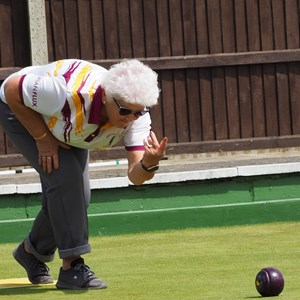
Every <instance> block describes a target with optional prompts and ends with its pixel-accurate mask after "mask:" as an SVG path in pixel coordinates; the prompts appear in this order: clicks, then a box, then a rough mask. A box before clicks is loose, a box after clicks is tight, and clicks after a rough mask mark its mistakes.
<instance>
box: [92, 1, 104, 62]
mask: <svg viewBox="0 0 300 300" xmlns="http://www.w3.org/2000/svg"><path fill="white" fill-rule="evenodd" d="M91 10H92V16H93V18H92V22H93V25H92V26H93V39H94V57H95V59H104V58H106V48H105V32H104V16H103V9H102V5H101V3H100V2H99V1H98V0H91Z"/></svg>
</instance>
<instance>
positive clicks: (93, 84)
mask: <svg viewBox="0 0 300 300" xmlns="http://www.w3.org/2000/svg"><path fill="white" fill-rule="evenodd" d="M107 72H108V71H107V70H106V69H104V68H102V67H100V66H98V65H95V64H92V63H90V62H87V61H83V60H77V59H66V60H60V61H56V62H53V63H50V64H47V65H44V66H32V67H26V68H24V69H22V70H20V71H18V72H16V73H14V74H12V75H11V76H10V77H12V76H15V75H21V76H22V77H21V80H20V84H19V93H20V97H21V99H22V101H23V103H24V105H26V106H27V107H29V108H31V109H32V110H35V111H37V112H38V113H40V114H41V115H42V116H43V118H44V120H45V122H46V124H47V126H48V128H49V129H50V131H51V132H52V133H53V135H54V136H55V137H56V138H57V139H59V140H60V141H62V142H64V143H66V144H69V145H71V146H74V147H78V148H84V149H99V150H101V149H106V148H109V147H112V146H114V145H116V144H117V143H118V142H119V141H120V140H122V139H123V141H124V145H125V147H126V149H127V150H129V151H130V150H131V151H133V150H143V149H144V146H143V141H144V139H145V138H146V137H147V136H148V135H149V132H150V129H151V127H150V126H151V119H150V115H149V114H145V115H144V116H142V117H140V118H138V119H137V120H135V121H133V122H132V123H130V124H129V125H128V126H127V127H126V128H116V127H114V126H113V125H112V124H111V123H110V122H109V121H108V122H107V123H106V124H104V125H103V126H100V123H101V119H100V116H101V110H102V88H101V82H102V80H103V79H104V77H105V75H106V73H107ZM10 77H8V78H10ZM6 80H7V79H6ZM4 85H5V81H4V83H3V84H2V86H1V91H0V97H1V99H2V100H3V101H4V102H6V100H5V95H4Z"/></svg>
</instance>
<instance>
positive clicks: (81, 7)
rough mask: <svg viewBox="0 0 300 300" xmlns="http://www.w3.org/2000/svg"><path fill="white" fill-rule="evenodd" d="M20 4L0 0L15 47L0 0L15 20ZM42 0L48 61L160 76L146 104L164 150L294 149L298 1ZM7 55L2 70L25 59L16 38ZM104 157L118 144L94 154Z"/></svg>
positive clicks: (299, 128)
mask: <svg viewBox="0 0 300 300" xmlns="http://www.w3.org/2000/svg"><path fill="white" fill-rule="evenodd" d="M20 2H22V1H12V0H11V1H3V0H0V26H1V29H0V31H1V33H2V36H3V33H4V36H5V34H8V36H9V37H10V40H11V41H18V43H19V44H20V43H21V41H20V40H21V39H22V38H24V39H25V40H26V39H27V37H26V34H24V37H23V36H20V34H19V35H15V34H11V33H12V32H11V30H5V29H3V27H2V26H4V23H5V24H6V25H5V26H7V22H8V21H9V20H8V19H7V12H6V19H5V21H4V19H2V15H4V13H3V11H2V9H3V8H2V7H3V4H2V3H4V8H5V9H6V10H10V11H11V13H10V15H11V16H14V15H15V14H16V12H15V11H14V10H15V9H16V7H18V5H20V4H17V3H20ZM5 3H6V4H7V6H5ZM9 3H10V4H12V5H11V6H9ZM1 4H2V5H1ZM45 4H46V17H47V18H46V19H47V32H48V36H47V38H48V51H49V61H54V60H57V59H62V58H74V57H76V58H82V59H86V60H90V61H92V62H94V63H97V64H100V65H103V66H105V67H109V66H110V65H111V64H113V63H115V62H118V61H120V60H121V59H123V58H132V57H135V58H139V59H141V60H142V61H144V62H145V63H147V64H148V65H149V66H150V67H152V68H153V69H154V70H156V71H157V72H158V74H159V80H160V88H161V97H160V104H159V105H158V106H156V107H155V108H154V109H153V110H152V119H153V129H154V131H155V132H157V134H158V136H159V137H162V136H164V135H166V136H168V138H169V140H170V143H171V147H170V149H169V152H170V153H181V152H210V151H221V150H223V151H225V150H244V149H255V148H274V147H291V146H299V145H300V139H299V137H300V101H299V100H298V98H299V95H300V63H299V61H300V50H299V45H300V38H299V36H300V35H299V24H300V14H299V1H298V0H156V1H155V0H144V1H143V0H46V1H45ZM18 9H19V10H20V8H18ZM10 26H11V27H13V26H16V27H18V26H21V27H25V28H26V16H22V17H20V19H19V20H15V18H12V22H11V25H10ZM13 28H14V27H13ZM18 28H19V27H18ZM25 31H26V30H25V29H24V28H23V29H22V32H25ZM13 32H14V31H13ZM9 34H11V35H9ZM4 40H5V38H2V39H1V41H0V46H1V53H2V51H3V50H2V49H3V48H5V49H6V46H5V45H4V43H3V41H4ZM22 45H23V48H24V44H22ZM25 48H26V47H25ZM5 51H7V52H10V53H13V54H12V58H11V59H10V60H9V63H7V61H6V60H3V59H2V55H1V65H0V67H17V66H22V65H24V64H25V63H26V62H28V64H29V63H30V62H29V61H28V60H27V59H28V56H27V55H24V56H22V60H21V59H20V56H19V55H20V51H21V50H20V49H18V50H17V49H16V45H14V43H13V42H11V50H10V51H9V50H7V49H6V50H5ZM22 51H23V52H24V53H27V52H28V49H23V50H22ZM0 70H1V69H0ZM0 75H1V71H0ZM3 137H4V141H6V140H5V135H3ZM6 143H7V142H6ZM10 149H11V147H4V148H3V147H2V148H0V151H1V153H0V154H10V153H11V154H12V153H14V152H11V150H10ZM111 155H119V153H118V150H116V151H115V152H110V153H106V152H105V151H104V152H102V153H93V154H92V157H94V158H102V157H110V156H111Z"/></svg>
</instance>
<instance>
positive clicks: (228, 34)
mask: <svg viewBox="0 0 300 300" xmlns="http://www.w3.org/2000/svg"><path fill="white" fill-rule="evenodd" d="M220 10H221V12H220V18H221V32H222V48H223V52H224V53H233V52H236V40H235V35H236V33H235V32H236V30H235V24H234V1H233V0H221V1H220Z"/></svg>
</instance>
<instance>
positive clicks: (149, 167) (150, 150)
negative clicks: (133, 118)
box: [127, 131, 168, 185]
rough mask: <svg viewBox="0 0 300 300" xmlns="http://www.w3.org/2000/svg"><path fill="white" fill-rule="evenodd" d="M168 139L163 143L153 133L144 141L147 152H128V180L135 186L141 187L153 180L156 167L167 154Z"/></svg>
mask: <svg viewBox="0 0 300 300" xmlns="http://www.w3.org/2000/svg"><path fill="white" fill-rule="evenodd" d="M167 143H168V138H167V137H164V138H163V139H162V140H161V142H159V141H158V140H157V138H156V135H155V133H154V132H153V131H151V132H150V135H149V137H148V138H147V139H146V140H145V141H144V147H145V151H127V159H128V178H129V180H130V181H131V182H132V183H133V184H134V185H141V184H143V183H144V182H145V181H147V180H150V179H151V178H153V176H154V174H155V169H156V166H158V164H159V161H160V160H161V158H162V157H163V156H164V155H165V153H166V147H167Z"/></svg>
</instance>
